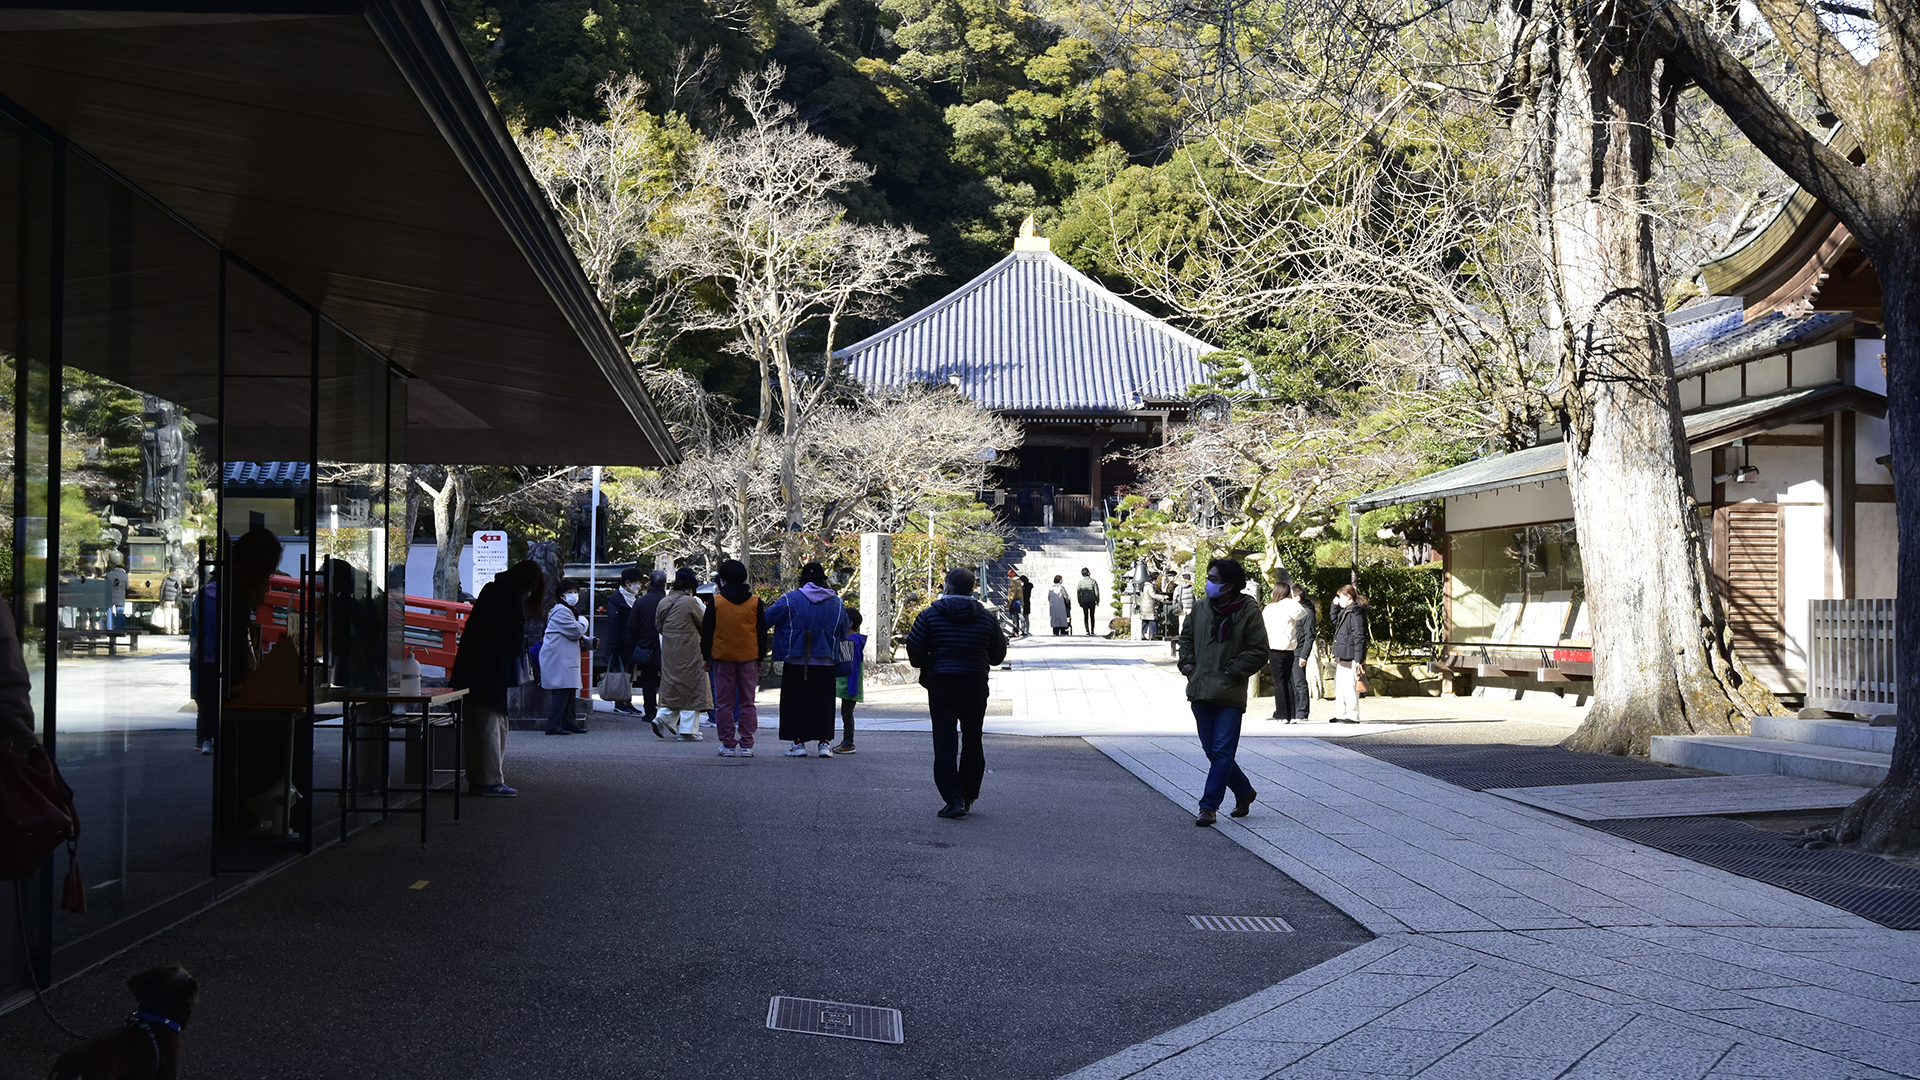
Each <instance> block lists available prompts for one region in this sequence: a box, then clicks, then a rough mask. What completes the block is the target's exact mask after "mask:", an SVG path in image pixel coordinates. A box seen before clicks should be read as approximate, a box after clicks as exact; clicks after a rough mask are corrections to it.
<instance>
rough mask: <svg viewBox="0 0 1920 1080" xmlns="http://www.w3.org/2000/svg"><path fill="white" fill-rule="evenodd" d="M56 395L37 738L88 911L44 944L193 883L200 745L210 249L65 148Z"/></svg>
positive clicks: (200, 824)
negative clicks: (47, 648) (49, 653)
mask: <svg viewBox="0 0 1920 1080" xmlns="http://www.w3.org/2000/svg"><path fill="white" fill-rule="evenodd" d="M67 199H68V204H67V214H66V222H67V243H66V271H67V273H66V280H65V287H66V293H65V321H64V328H65V345H66V348H65V353H64V356H65V359H66V366H65V367H64V368H62V369H61V371H60V380H59V385H58V388H57V392H56V393H55V399H56V400H57V403H58V408H59V431H60V435H61V441H60V451H59V453H60V457H59V462H58V466H59V480H60V483H59V528H58V535H57V538H53V539H52V540H51V542H50V543H49V544H48V556H49V559H50V561H51V562H52V563H53V569H54V573H55V574H56V577H57V581H56V587H55V590H54V597H53V604H54V618H53V622H54V632H55V641H56V644H57V650H56V654H57V676H58V677H57V678H56V679H55V680H54V683H53V685H54V686H55V688H56V689H55V695H54V696H55V701H54V725H55V729H56V739H55V751H56V757H57V758H58V760H59V763H60V768H61V771H62V772H63V773H64V774H65V775H66V778H67V781H68V782H69V783H70V784H72V785H73V788H74V791H75V795H76V801H77V804H78V806H79V808H80V813H81V821H82V825H83V829H84V832H83V843H82V856H83V865H84V867H85V869H86V873H87V884H88V886H89V896H88V911H87V913H86V915H84V916H80V917H73V916H65V915H63V916H61V917H60V918H58V919H56V920H55V922H54V926H55V943H56V945H58V944H60V943H63V942H66V941H71V940H73V939H75V938H77V937H80V936H82V935H84V934H85V933H87V932H89V931H91V930H93V929H96V928H98V927H100V926H103V925H106V924H108V923H111V922H115V921H118V920H120V919H123V918H126V917H128V916H130V915H133V914H135V913H137V912H139V911H141V910H144V909H146V908H148V907H151V906H153V905H155V904H158V903H160V902H162V901H165V900H167V899H169V898H171V897H173V896H177V895H179V894H180V893H182V892H184V891H186V890H188V889H191V888H193V887H195V886H196V885H204V884H205V883H206V882H207V881H208V878H209V862H208V851H207V846H208V837H209V832H210V828H209V818H208V792H209V789H210V773H211V770H212V759H211V758H210V757H209V756H206V755H203V754H202V753H200V752H199V751H200V749H201V747H200V746H199V745H198V742H199V740H197V739H196V737H195V736H196V732H195V706H194V703H193V695H192V669H191V666H190V663H189V642H188V640H187V638H186V637H184V636H183V635H182V634H181V630H182V628H183V621H184V620H183V618H182V614H183V611H182V609H183V604H184V601H185V599H186V597H187V596H188V595H189V594H190V593H191V591H192V590H193V589H194V588H195V587H196V585H197V584H198V583H197V581H196V577H197V574H196V570H195V566H194V557H193V554H192V553H193V551H194V550H195V548H196V547H197V542H198V540H199V539H200V538H201V537H202V536H204V535H206V534H207V533H208V532H209V531H210V530H211V529H212V527H213V503H212V501H211V499H210V490H209V485H208V476H209V473H210V472H211V468H212V466H211V462H212V461H213V460H214V452H213V447H212V446H211V445H210V444H209V442H208V440H209V439H210V438H211V437H212V436H213V435H214V434H215V433H216V432H217V430H218V419H217V417H218V411H219V357H218V348H219V282H220V276H219V257H218V253H217V252H216V251H215V250H214V249H213V248H211V247H209V246H208V245H206V244H205V243H203V242H201V241H200V240H199V239H198V238H197V237H194V236H192V235H191V234H189V233H187V232H186V231H185V230H183V229H182V228H180V227H179V225H178V224H176V223H175V222H174V221H173V220H172V219H170V218H168V217H167V216H165V215H164V214H162V213H160V212H159V211H158V210H156V209H154V208H153V206H152V205H150V204H149V203H147V202H146V201H145V200H143V199H141V198H140V197H139V196H137V195H136V194H135V193H133V192H131V191H129V190H128V189H126V188H125V187H123V186H121V185H119V184H117V183H115V182H114V181H113V180H112V179H110V178H109V177H107V176H105V175H103V174H100V173H98V172H97V171H95V170H93V169H92V168H91V167H89V166H87V165H85V164H84V163H82V162H78V161H73V162H70V163H69V172H68V188H67Z"/></svg>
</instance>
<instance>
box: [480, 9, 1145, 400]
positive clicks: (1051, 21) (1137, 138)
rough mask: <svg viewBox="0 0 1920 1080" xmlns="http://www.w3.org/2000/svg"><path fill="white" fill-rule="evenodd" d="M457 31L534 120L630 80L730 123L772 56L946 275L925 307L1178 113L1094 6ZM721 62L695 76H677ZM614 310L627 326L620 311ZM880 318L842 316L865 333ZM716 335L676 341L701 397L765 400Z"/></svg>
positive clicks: (617, 14) (501, 89) (485, 16)
mask: <svg viewBox="0 0 1920 1080" xmlns="http://www.w3.org/2000/svg"><path fill="white" fill-rule="evenodd" d="M449 10H450V13H451V15H452V16H453V21H454V24H455V27H456V29H457V31H458V32H459V33H460V36H461V39H462V41H463V43H464V44H465V45H466V47H467V49H468V52H469V54H470V55H471V56H472V57H473V59H474V62H475V64H476V65H477V66H478V67H479V69H480V72H481V74H482V76H483V77H484V78H485V79H486V80H487V84H488V88H489V89H490V90H491V92H492V93H493V95H494V98H495V100H496V101H497V102H499V104H500V107H501V109H502V111H503V112H505V113H506V115H507V116H508V118H509V119H510V120H512V121H514V122H516V123H518V124H520V125H522V126H524V127H526V128H528V129H542V128H553V127H557V126H558V124H559V122H560V121H561V120H562V119H563V118H565V117H569V116H578V117H584V118H589V119H597V118H599V116H600V114H601V104H600V102H599V101H598V99H597V97H596V90H597V88H598V87H599V86H600V85H601V84H602V83H603V82H605V81H606V80H607V78H608V77H609V76H610V75H626V74H637V75H639V76H640V77H642V78H643V79H645V80H646V82H647V83H648V84H649V85H650V86H651V87H652V98H651V100H650V102H649V107H650V108H651V109H652V110H653V111H654V112H655V113H656V114H657V115H660V116H662V117H666V116H668V115H669V114H670V113H674V112H679V113H681V114H684V115H687V116H690V117H692V118H693V120H694V121H695V123H696V124H697V125H698V126H700V127H702V128H703V129H704V130H706V131H709V132H711V131H714V130H717V128H718V126H719V125H720V124H721V123H723V122H724V121H725V119H726V117H727V115H728V114H729V112H730V111H732V110H734V109H735V107H736V103H734V102H733V101H732V100H731V99H730V98H728V97H727V95H726V94H725V93H724V92H723V88H724V87H726V86H728V85H730V84H731V83H732V81H733V80H734V79H735V78H736V77H737V76H739V75H741V74H743V73H746V72H752V71H758V70H760V69H761V68H763V67H764V66H765V65H766V64H767V63H768V62H769V61H774V62H778V63H779V64H781V65H782V66H783V67H785V69H786V71H787V81H786V84H785V86H784V88H783V90H782V96H783V97H786V98H787V99H788V100H790V101H792V102H793V103H794V104H795V105H796V106H798V107H799V109H800V112H801V115H802V116H804V117H805V118H806V119H807V122H808V124H809V126H810V127H811V128H812V129H813V130H814V131H815V132H816V133H818V134H820V135H823V136H825V137H827V138H830V139H833V140H834V141H836V142H839V143H841V144H843V145H847V146H850V147H852V148H853V149H854V152H855V155H856V157H858V158H859V160H861V161H862V162H864V163H866V164H868V165H871V166H873V167H874V169H875V170H876V173H875V176H874V178H873V181H872V190H871V192H870V193H860V194H856V195H854V196H853V197H851V198H850V199H849V200H848V201H849V203H850V206H849V209H850V211H851V215H852V217H853V219H854V220H856V221H859V222H863V223H877V222H880V221H889V222H894V223H901V224H910V225H912V226H914V227H915V228H918V229H919V230H920V231H921V232H923V233H925V234H926V235H927V236H928V237H929V250H930V251H931V253H932V254H933V256H934V258H935V260H936V262H937V263H938V265H939V266H940V268H941V270H942V271H943V272H944V273H943V275H942V276H938V277H933V278H928V279H925V280H923V281H922V282H920V283H919V284H917V285H916V286H915V288H914V290H913V292H912V293H911V294H910V295H909V296H908V297H907V298H906V300H905V302H904V307H905V309H906V310H913V309H915V308H917V307H920V306H923V305H924V304H926V303H928V302H930V301H932V300H933V299H935V298H937V297H938V296H940V295H942V294H944V293H945V292H947V291H948V290H950V289H952V288H953V287H954V286H955V285H956V284H957V283H959V282H961V281H964V280H966V279H967V278H968V277H971V276H972V275H973V274H975V273H977V272H978V271H979V270H981V269H983V268H984V267H985V266H986V265H987V264H989V263H991V262H992V261H993V260H995V259H998V258H999V257H1000V256H1002V255H1004V254H1005V253H1006V251H1007V250H1008V249H1009V247H1010V246H1011V241H1012V238H1013V234H1014V232H1015V230H1016V229H1017V228H1018V227H1019V224H1020V222H1021V220H1022V219H1024V218H1025V217H1026V216H1027V215H1028V214H1036V213H1037V214H1039V215H1040V217H1041V218H1042V220H1043V221H1045V220H1051V219H1052V218H1054V217H1057V216H1058V214H1057V211H1056V210H1055V209H1054V208H1056V207H1059V206H1061V205H1062V204H1063V203H1065V202H1066V201H1067V200H1068V199H1069V198H1071V197H1072V196H1073V194H1074V192H1075V191H1076V190H1078V188H1079V187H1080V186H1082V185H1083V184H1084V183H1087V182H1089V181H1092V180H1096V179H1102V178H1104V177H1105V176H1106V175H1107V174H1108V173H1110V172H1111V171H1112V170H1113V169H1114V168H1115V167H1117V166H1116V165H1115V163H1116V162H1118V163H1124V162H1126V161H1127V160H1130V159H1132V160H1139V159H1143V158H1154V157H1157V156H1159V155H1160V154H1161V153H1162V152H1163V148H1164V147H1166V146H1167V145H1168V143H1169V142H1170V140H1171V138H1172V134H1173V132H1174V131H1175V130H1176V128H1177V126H1178V123H1179V120H1180V116H1181V112H1180V103H1179V99H1178V97H1177V95H1176V93H1175V89H1174V83H1173V80H1172V79H1171V78H1170V76H1169V75H1168V74H1167V69H1168V68H1169V67H1170V64H1169V62H1168V60H1167V58H1166V57H1164V56H1161V55H1159V54H1156V53H1154V52H1153V51H1152V50H1150V49H1147V48H1145V47H1143V46H1140V45H1138V44H1135V43H1134V42H1133V41H1132V39H1131V38H1130V36H1129V35H1128V34H1126V33H1125V32H1124V31H1125V28H1124V27H1119V26H1116V25H1115V24H1114V21H1113V18H1112V17H1111V16H1110V15H1108V14H1107V13H1105V12H1104V11H1101V10H1099V9H1098V8H1097V7H1096V6H1092V5H1089V6H1086V7H1079V6H1075V5H1074V4H1071V3H1066V2H1055V3H1047V4H1030V3H1010V2H1007V0H878V2H875V0H819V2H817V3H807V2H805V0H784V2H776V0H745V2H729V3H724V4H723V3H719V2H709V0H646V2H644V3H643V2H640V0H508V2H504V3H503V2H491V3H490V2H487V0H452V2H451V3H450V7H449ZM703 58H710V64H709V67H708V68H707V69H706V72H705V74H704V76H703V77H702V78H699V79H695V80H691V82H689V81H688V80H686V79H684V78H677V77H676V75H677V74H678V75H684V74H685V73H686V72H687V71H690V70H692V69H693V68H695V67H697V66H698V65H699V64H700V63H701V61H702V59H703ZM621 314H622V313H621V312H618V311H616V312H615V316H616V319H618V318H620V317H621ZM876 328H877V327H875V326H872V325H866V324H860V323H858V322H857V321H856V325H853V326H850V327H848V328H846V330H847V331H848V335H847V336H845V340H852V339H853V338H854V337H858V336H860V335H862V334H864V333H866V332H869V331H870V330H872V329H876ZM726 345H727V342H726V341H725V340H724V339H723V338H720V337H718V336H711V335H708V336H700V335H696V336H691V337H688V338H683V339H681V340H679V341H678V342H676V343H675V345H674V347H673V348H672V349H671V350H669V353H668V356H667V361H668V362H669V363H671V364H672V365H674V366H676V367H679V368H682V369H683V370H687V371H689V372H692V373H696V374H700V375H701V376H702V377H703V381H705V383H706V385H707V387H708V389H710V390H713V391H716V392H722V393H729V394H733V395H735V396H736V397H740V398H743V399H744V398H748V397H750V396H751V395H752V393H753V388H752V386H751V385H750V380H748V379H746V378H745V377H744V375H743V369H742V366H741V364H740V363H739V362H738V358H737V357H736V356H734V355H732V354H730V353H727V352H726Z"/></svg>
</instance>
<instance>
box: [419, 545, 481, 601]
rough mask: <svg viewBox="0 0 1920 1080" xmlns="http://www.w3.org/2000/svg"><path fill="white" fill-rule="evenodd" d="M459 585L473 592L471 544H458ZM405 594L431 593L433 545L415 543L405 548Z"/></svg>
mask: <svg viewBox="0 0 1920 1080" xmlns="http://www.w3.org/2000/svg"><path fill="white" fill-rule="evenodd" d="M460 587H461V588H463V589H465V590H467V591H468V592H469V593H471V592H473V545H471V544H462V545H461V546H460ZM407 595H408V596H432V595H433V545H432V544H421V543H415V544H414V545H413V546H412V547H409V548H408V549H407Z"/></svg>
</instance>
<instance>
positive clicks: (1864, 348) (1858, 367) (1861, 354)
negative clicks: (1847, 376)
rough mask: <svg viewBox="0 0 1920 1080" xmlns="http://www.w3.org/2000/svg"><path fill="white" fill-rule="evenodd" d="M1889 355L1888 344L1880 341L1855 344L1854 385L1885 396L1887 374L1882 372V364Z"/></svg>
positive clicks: (1868, 340)
mask: <svg viewBox="0 0 1920 1080" xmlns="http://www.w3.org/2000/svg"><path fill="white" fill-rule="evenodd" d="M1886 355H1887V343H1886V342H1884V341H1881V340H1878V339H1862V340H1859V341H1856V342H1854V343H1853V385H1855V386H1857V387H1859V388H1860V389H1862V390H1871V391H1873V392H1874V393H1876V394H1880V395H1881V396H1885V395H1886V392H1887V373H1886V372H1884V371H1882V370H1880V364H1881V362H1882V361H1883V359H1884V358H1885V357H1886Z"/></svg>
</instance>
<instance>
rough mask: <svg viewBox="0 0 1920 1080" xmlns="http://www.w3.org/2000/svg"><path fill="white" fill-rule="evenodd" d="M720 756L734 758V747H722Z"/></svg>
mask: <svg viewBox="0 0 1920 1080" xmlns="http://www.w3.org/2000/svg"><path fill="white" fill-rule="evenodd" d="M720 756H721V757H732V756H733V747H731V746H723V747H721V748H720Z"/></svg>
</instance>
